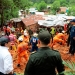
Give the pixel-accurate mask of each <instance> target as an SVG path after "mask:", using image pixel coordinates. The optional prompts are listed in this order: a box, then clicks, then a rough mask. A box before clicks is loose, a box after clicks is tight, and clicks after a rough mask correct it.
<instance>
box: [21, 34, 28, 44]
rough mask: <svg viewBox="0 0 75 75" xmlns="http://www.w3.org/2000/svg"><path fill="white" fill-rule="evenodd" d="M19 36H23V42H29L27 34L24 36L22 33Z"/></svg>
mask: <svg viewBox="0 0 75 75" xmlns="http://www.w3.org/2000/svg"><path fill="white" fill-rule="evenodd" d="M20 37H22V38H23V42H25V43H29V36H24V35H22V36H20Z"/></svg>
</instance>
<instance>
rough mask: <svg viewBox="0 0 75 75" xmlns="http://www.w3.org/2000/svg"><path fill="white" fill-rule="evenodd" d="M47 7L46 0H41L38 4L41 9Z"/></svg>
mask: <svg viewBox="0 0 75 75" xmlns="http://www.w3.org/2000/svg"><path fill="white" fill-rule="evenodd" d="M46 8H47V4H46V3H45V2H44V1H41V2H40V3H39V4H38V10H39V11H43V10H44V9H46Z"/></svg>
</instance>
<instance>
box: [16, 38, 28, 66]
mask: <svg viewBox="0 0 75 75" xmlns="http://www.w3.org/2000/svg"><path fill="white" fill-rule="evenodd" d="M18 40H19V45H18V47H17V53H18V65H17V66H18V67H20V63H21V58H22V57H24V58H25V60H26V62H27V61H28V53H27V51H28V44H27V43H25V42H23V38H21V37H20V38H19V39H18Z"/></svg>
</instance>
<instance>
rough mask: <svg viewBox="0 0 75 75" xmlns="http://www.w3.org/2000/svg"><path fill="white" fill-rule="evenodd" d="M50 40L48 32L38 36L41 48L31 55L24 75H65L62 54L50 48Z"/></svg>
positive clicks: (42, 32)
mask: <svg viewBox="0 0 75 75" xmlns="http://www.w3.org/2000/svg"><path fill="white" fill-rule="evenodd" d="M50 38H51V36H50V34H49V32H48V31H41V32H40V33H39V34H38V39H39V40H38V42H39V46H40V48H39V50H38V51H37V52H35V53H32V54H31V55H30V58H29V61H28V63H27V65H26V68H25V72H24V75H56V74H57V72H58V74H59V75H64V74H63V73H62V72H63V71H64V65H63V63H62V59H61V55H60V53H59V52H58V51H56V50H52V49H50V48H49V47H48V44H49V43H50ZM56 69H57V72H56ZM61 73H62V74H61Z"/></svg>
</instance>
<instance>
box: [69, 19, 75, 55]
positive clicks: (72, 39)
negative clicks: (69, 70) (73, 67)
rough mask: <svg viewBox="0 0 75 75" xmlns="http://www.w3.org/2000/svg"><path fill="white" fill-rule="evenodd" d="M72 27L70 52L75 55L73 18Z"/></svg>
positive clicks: (73, 20) (74, 22)
mask: <svg viewBox="0 0 75 75" xmlns="http://www.w3.org/2000/svg"><path fill="white" fill-rule="evenodd" d="M70 22H71V24H72V27H71V31H70V41H71V43H70V49H69V52H70V53H71V54H72V55H74V53H75V19H72V20H71V21H70Z"/></svg>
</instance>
